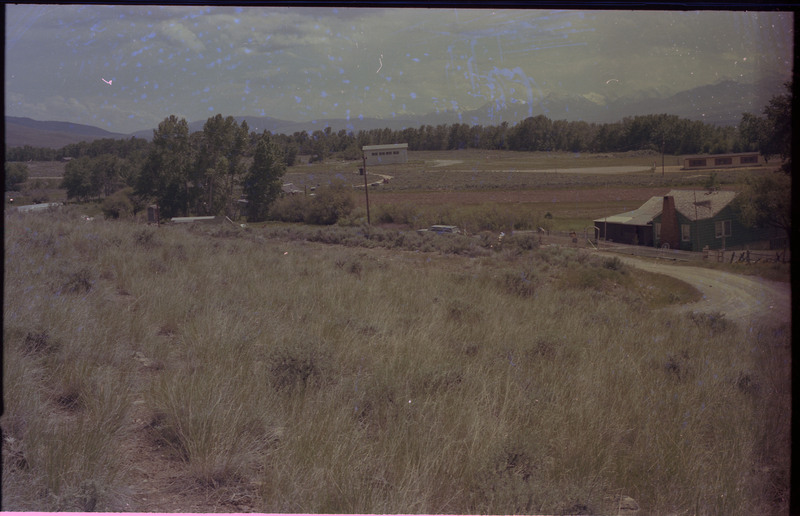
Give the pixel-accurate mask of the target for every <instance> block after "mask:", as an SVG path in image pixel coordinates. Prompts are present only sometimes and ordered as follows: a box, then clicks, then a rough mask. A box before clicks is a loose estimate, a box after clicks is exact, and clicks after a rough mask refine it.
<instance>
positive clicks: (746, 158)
mask: <svg viewBox="0 0 800 516" xmlns="http://www.w3.org/2000/svg"><path fill="white" fill-rule="evenodd" d="M763 164H764V161H763V160H762V159H761V157H760V156H759V154H758V152H740V153H736V154H712V155H701V156H684V158H683V170H703V169H712V168H735V167H753V166H761V165H763Z"/></svg>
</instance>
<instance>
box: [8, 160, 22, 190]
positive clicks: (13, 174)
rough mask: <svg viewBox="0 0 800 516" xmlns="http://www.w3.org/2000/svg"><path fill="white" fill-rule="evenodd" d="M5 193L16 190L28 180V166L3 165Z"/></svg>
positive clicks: (17, 164) (16, 164)
mask: <svg viewBox="0 0 800 516" xmlns="http://www.w3.org/2000/svg"><path fill="white" fill-rule="evenodd" d="M5 174H6V192H8V191H12V190H16V189H17V188H19V185H21V184H22V183H24V182H25V181H27V180H28V166H27V165H25V164H24V163H9V162H6V163H5Z"/></svg>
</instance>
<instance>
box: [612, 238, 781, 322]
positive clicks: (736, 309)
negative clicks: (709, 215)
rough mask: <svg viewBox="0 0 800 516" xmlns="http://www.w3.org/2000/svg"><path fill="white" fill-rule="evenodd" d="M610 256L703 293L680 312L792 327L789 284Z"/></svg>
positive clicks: (698, 268) (700, 268) (755, 277)
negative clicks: (692, 311)
mask: <svg viewBox="0 0 800 516" xmlns="http://www.w3.org/2000/svg"><path fill="white" fill-rule="evenodd" d="M609 256H612V255H609ZM613 256H616V257H617V258H619V259H620V260H622V261H623V262H624V263H626V264H629V265H631V266H633V267H636V268H638V269H642V270H646V271H651V272H657V273H660V274H666V275H667V276H672V277H673V278H677V279H679V280H681V281H685V282H686V283H688V284H690V285H692V286H693V287H695V288H696V289H697V290H699V291H700V292H702V294H703V299H701V300H700V301H698V302H696V303H692V304H690V305H683V306H681V307H678V308H679V309H681V310H696V311H698V312H722V313H724V314H725V317H726V318H727V319H729V320H731V321H737V322H740V323H743V324H744V325H745V327H747V326H750V324H752V323H754V322H756V321H759V320H760V321H762V322H766V323H769V324H781V323H791V320H792V292H791V285H790V284H789V283H782V282H777V281H769V280H765V279H763V278H759V277H757V276H742V275H738V274H732V273H729V272H722V271H717V270H713V269H706V268H703V267H692V266H682V265H670V264H666V263H660V262H653V261H649V260H640V259H637V258H633V257H630V256H620V255H617V254H614V255H613Z"/></svg>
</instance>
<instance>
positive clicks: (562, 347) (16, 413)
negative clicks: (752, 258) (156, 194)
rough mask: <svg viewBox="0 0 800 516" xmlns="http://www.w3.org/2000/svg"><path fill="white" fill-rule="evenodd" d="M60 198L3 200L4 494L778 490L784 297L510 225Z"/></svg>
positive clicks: (720, 507) (781, 493) (649, 503)
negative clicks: (238, 220) (165, 220)
mask: <svg viewBox="0 0 800 516" xmlns="http://www.w3.org/2000/svg"><path fill="white" fill-rule="evenodd" d="M81 209H82V207H71V206H67V207H66V208H64V209H63V210H61V211H59V212H48V213H37V214H18V213H7V214H6V216H5V221H4V222H5V226H4V227H5V242H4V243H5V249H6V254H5V267H4V272H5V281H4V287H5V292H4V294H5V295H4V306H3V317H4V326H3V343H4V344H3V346H4V360H3V367H4V371H3V373H4V374H3V393H4V396H5V399H4V401H5V412H4V414H3V416H2V418H1V419H0V426H2V429H3V442H2V446H3V457H4V460H3V475H2V495H3V496H2V500H3V509H4V510H22V511H81V512H85V511H110V512H129V511H137V512H252V511H256V512H305V513H373V514H377V513H462V514H469V513H493V514H499V513H548V514H564V513H569V514H575V513H589V514H667V513H672V514H682V513H695V514H732V515H737V514H742V515H749V514H783V513H785V512H786V509H787V504H788V489H789V453H788V451H789V449H790V442H791V441H790V403H791V391H790V385H791V363H790V344H791V321H790V320H780V319H778V320H775V319H772V318H763V319H762V318H761V317H760V315H759V314H760V313H761V310H759V311H752V312H740V311H739V312H736V314H737V317H736V318H735V319H732V318H729V317H726V316H725V314H723V313H722V312H721V311H720V310H719V308H720V307H718V306H715V305H714V304H713V303H711V304H709V303H703V304H697V303H695V302H696V301H698V300H699V299H700V298H701V297H702V295H703V292H702V290H699V289H701V288H706V287H705V286H704V285H702V284H699V285H698V286H693V285H688V284H686V283H684V282H681V281H675V280H673V279H671V278H670V277H667V276H664V275H661V274H657V273H654V272H650V271H645V270H641V269H638V268H634V267H633V266H631V265H629V264H628V263H626V262H627V259H626V260H620V259H618V258H616V257H610V256H603V255H596V254H591V253H588V252H586V251H583V250H577V249H562V248H557V247H547V248H538V247H537V246H535V245H533V242H532V241H526V240H518V241H516V244H515V245H511V241H510V242H509V244H508V245H506V246H503V247H502V248H499V247H492V246H485V245H479V244H480V240H479V239H476V238H472V239H470V238H467V237H462V238H459V239H453V240H442V239H437V238H436V237H434V236H425V235H419V234H417V233H416V232H407V233H402V232H399V231H389V230H377V229H376V230H375V232H374V233H372V232H365V230H364V229H363V228H360V227H353V228H346V227H338V226H334V227H326V228H310V227H301V226H297V225H269V224H268V225H264V226H262V227H248V228H236V227H233V226H183V225H163V226H161V227H154V226H146V225H142V224H137V223H134V222H131V221H104V220H101V219H95V220H93V221H86V220H84V219H83V218H81V216H80V215H81ZM312 236H313V238H312ZM720 281H727V280H726V279H725V277H724V276H722V279H721V280H720ZM743 281H744V280H743ZM746 285H756V283H754V282H753V283H749V284H746ZM742 288H747V289H749V290H751V291H752V290H755V288H756V287H754V286H749V287H748V286H745V287H742ZM758 288H760V287H758ZM743 315H746V317H743Z"/></svg>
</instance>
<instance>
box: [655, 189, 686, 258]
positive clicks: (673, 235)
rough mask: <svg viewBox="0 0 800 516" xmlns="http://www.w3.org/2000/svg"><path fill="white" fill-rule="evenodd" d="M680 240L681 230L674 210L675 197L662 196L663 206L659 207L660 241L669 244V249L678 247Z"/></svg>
mask: <svg viewBox="0 0 800 516" xmlns="http://www.w3.org/2000/svg"><path fill="white" fill-rule="evenodd" d="M680 242H681V232H680V227H679V226H678V212H677V211H675V198H674V197H672V196H671V195H665V196H664V207H663V208H662V209H661V243H660V245H662V246H663V245H664V244H669V247H670V249H678V248H679V246H680Z"/></svg>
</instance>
